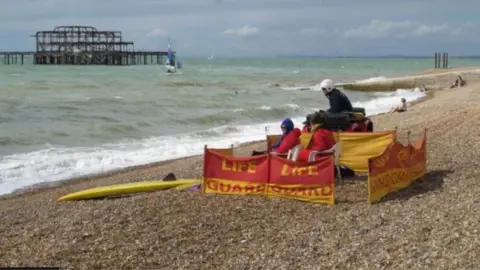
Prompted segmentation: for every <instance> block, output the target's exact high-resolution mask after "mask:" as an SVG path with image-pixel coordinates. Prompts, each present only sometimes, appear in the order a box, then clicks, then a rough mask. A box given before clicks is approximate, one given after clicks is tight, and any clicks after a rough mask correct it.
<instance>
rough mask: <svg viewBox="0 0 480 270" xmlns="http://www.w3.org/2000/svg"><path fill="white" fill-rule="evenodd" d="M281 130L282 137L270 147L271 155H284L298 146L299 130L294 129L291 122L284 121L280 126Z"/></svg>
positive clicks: (288, 120)
mask: <svg viewBox="0 0 480 270" xmlns="http://www.w3.org/2000/svg"><path fill="white" fill-rule="evenodd" d="M280 127H281V128H282V133H283V134H282V137H281V138H280V139H279V140H278V142H277V143H276V144H275V145H274V146H273V147H272V154H277V155H286V154H287V153H288V151H289V150H290V149H292V148H294V147H295V146H297V145H299V144H300V138H299V137H300V135H301V134H302V132H301V131H300V129H298V128H295V126H294V125H293V122H292V120H290V119H288V118H287V119H285V120H283V122H282V125H281V126H280Z"/></svg>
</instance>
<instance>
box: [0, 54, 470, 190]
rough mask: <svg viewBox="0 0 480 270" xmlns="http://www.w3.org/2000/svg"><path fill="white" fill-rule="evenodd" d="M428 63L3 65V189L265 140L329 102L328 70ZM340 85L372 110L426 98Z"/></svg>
mask: <svg viewBox="0 0 480 270" xmlns="http://www.w3.org/2000/svg"><path fill="white" fill-rule="evenodd" d="M458 61H461V60H458ZM458 61H457V62H458ZM462 61H464V62H466V63H462V64H461V65H468V64H469V63H467V62H468V61H467V60H462ZM431 62H432V61H431V60H430V59H348V58H341V59H325V58H312V59H309V58H301V59H296V58H278V59H275V58H270V59H259V58H252V59H214V60H213V61H208V60H207V59H184V63H183V64H184V68H183V69H182V70H181V72H179V73H176V74H167V73H165V71H164V68H163V67H162V66H127V67H107V66H33V65H31V64H29V65H23V66H21V65H16V66H13V65H12V66H5V65H0V81H1V84H0V93H1V96H0V194H5V193H9V192H12V191H13V190H15V189H19V188H23V187H25V186H28V185H32V184H39V183H44V182H51V181H56V180H63V179H68V178H72V177H78V176H82V175H87V174H92V173H100V172H106V171H109V170H114V169H119V168H124V167H128V166H133V165H140V164H145V163H150V162H156V161H162V160H167V159H172V158H178V157H184V156H189V155H195V154H200V153H201V152H202V151H203V147H204V145H205V144H208V145H210V146H212V147H222V146H227V145H230V144H239V143H242V142H248V141H253V140H259V139H263V138H264V136H265V127H266V126H269V127H270V131H269V132H280V129H279V125H280V122H281V121H282V119H284V118H286V117H290V118H292V119H293V120H294V122H295V123H296V124H297V125H301V122H302V121H303V120H304V119H305V115H306V114H308V113H311V112H312V111H313V110H318V109H322V108H323V109H325V108H328V101H327V100H326V98H325V97H324V96H323V93H322V92H321V91H317V90H315V89H316V88H315V85H316V84H318V83H320V81H321V80H323V79H325V78H330V79H332V80H334V81H335V82H352V81H359V80H365V79H368V80H381V79H384V78H386V77H392V76H396V75H403V74H411V73H413V72H416V71H422V70H425V69H429V68H431V65H432V63H431ZM0 63H3V61H1V59H0ZM473 64H474V63H473V62H472V65H473ZM457 65H460V64H458V63H457ZM275 84H278V85H279V86H275ZM345 92H346V94H347V95H348V96H349V97H350V99H351V100H352V102H353V103H354V106H357V107H365V108H366V110H367V114H369V115H372V114H377V113H381V112H385V111H387V110H389V109H390V108H391V107H392V106H394V105H397V104H399V102H400V98H401V97H405V98H406V99H407V101H412V100H415V99H418V98H420V97H422V96H424V93H422V92H420V91H415V90H414V89H399V90H397V91H393V92H387V93H385V92H382V93H362V92H352V91H345Z"/></svg>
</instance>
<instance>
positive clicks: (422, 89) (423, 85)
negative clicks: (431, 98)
mask: <svg viewBox="0 0 480 270" xmlns="http://www.w3.org/2000/svg"><path fill="white" fill-rule="evenodd" d="M427 90H428V89H427V87H426V86H425V84H422V88H420V92H427Z"/></svg>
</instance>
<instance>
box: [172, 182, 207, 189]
mask: <svg viewBox="0 0 480 270" xmlns="http://www.w3.org/2000/svg"><path fill="white" fill-rule="evenodd" d="M200 184H202V180H198V182H196V183H188V184H184V185H180V186H176V187H175V189H176V190H184V189H187V188H190V187H193V186H195V185H200Z"/></svg>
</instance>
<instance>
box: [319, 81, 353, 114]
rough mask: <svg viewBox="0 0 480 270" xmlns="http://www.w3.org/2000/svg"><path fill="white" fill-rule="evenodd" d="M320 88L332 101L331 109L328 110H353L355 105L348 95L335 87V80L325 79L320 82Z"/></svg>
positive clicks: (333, 111) (338, 111) (334, 111)
mask: <svg viewBox="0 0 480 270" xmlns="http://www.w3.org/2000/svg"><path fill="white" fill-rule="evenodd" d="M320 88H321V89H322V91H323V94H324V95H325V96H326V97H327V98H328V101H329V103H330V109H328V110H327V112H330V113H341V112H353V106H352V103H351V102H350V100H349V99H348V97H347V96H346V95H345V94H344V93H343V92H341V91H340V90H338V89H337V88H335V85H334V84H333V81H332V80H330V79H325V80H323V81H322V82H321V83H320Z"/></svg>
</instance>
